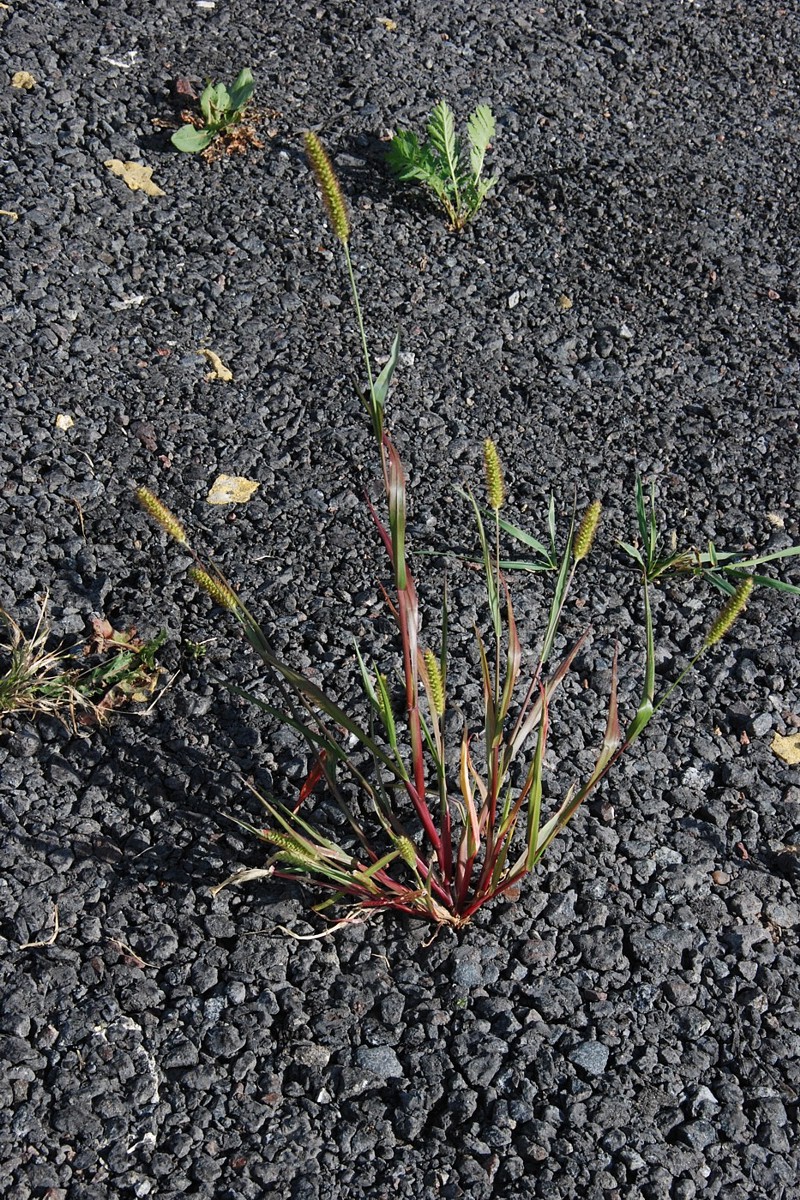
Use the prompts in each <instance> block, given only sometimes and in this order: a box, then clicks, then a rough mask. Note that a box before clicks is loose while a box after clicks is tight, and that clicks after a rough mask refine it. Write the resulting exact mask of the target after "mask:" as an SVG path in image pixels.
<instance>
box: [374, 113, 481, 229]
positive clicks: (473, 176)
mask: <svg viewBox="0 0 800 1200" xmlns="http://www.w3.org/2000/svg"><path fill="white" fill-rule="evenodd" d="M494 135H495V120H494V116H493V114H492V110H491V109H490V108H489V106H488V105H486V104H479V105H478V107H477V108H476V109H475V111H474V112H473V113H472V114H471V116H470V117H469V119H468V120H467V143H468V153H465V152H464V146H463V144H462V142H461V140H460V138H458V137H457V136H456V130H455V119H454V117H453V112H452V109H451V108H450V106H449V105H448V104H447V102H446V101H445V100H440V101H439V103H438V104H437V105H436V107H435V108H434V110H433V112H432V113H431V115H430V117H429V119H428V138H427V140H426V141H422V142H420V140H419V138H418V137H417V135H416V134H415V133H411V132H408V131H401V132H399V133H396V134H395V136H394V137H393V138H392V141H391V145H390V146H389V149H388V151H387V156H386V157H387V162H388V163H389V166H390V168H391V170H392V171H393V172H394V173H395V175H397V177H398V179H401V180H404V181H407V182H411V181H413V182H417V183H421V184H422V185H423V187H426V188H427V189H428V191H430V192H432V193H433V195H434V196H435V197H436V199H437V200H438V202H439V204H441V206H442V208H443V209H444V211H445V212H446V214H447V219H448V220H449V222H450V225H451V227H452V228H453V229H454V230H456V231H460V230H462V229H463V228H464V226H465V225H466V224H467V223H468V222H469V221H471V220H472V218H473V217H474V216H475V214H476V213H477V212H478V209H479V208H480V206H481V205H482V204H483V201H484V200H485V198H486V196H487V194H488V193H489V192H490V191H491V189H492V188H493V187H494V186H495V184H496V183H497V176H495V175H490V176H487V177H484V175H483V167H484V160H485V158H486V152H487V150H488V149H489V146H490V144H491V142H492V139H493V138H494Z"/></svg>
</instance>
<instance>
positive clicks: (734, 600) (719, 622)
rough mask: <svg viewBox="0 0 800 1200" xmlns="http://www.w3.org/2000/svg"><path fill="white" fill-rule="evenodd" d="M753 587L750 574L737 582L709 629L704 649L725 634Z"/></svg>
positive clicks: (742, 608)
mask: <svg viewBox="0 0 800 1200" xmlns="http://www.w3.org/2000/svg"><path fill="white" fill-rule="evenodd" d="M753 587H754V584H753V578H752V576H751V575H748V576H747V577H746V578H745V579H743V580H742V582H741V583H740V584H739V586H738V587H737V589H736V591H735V592H734V593H733V595H732V596H731V597H730V598H729V600H728V602H727V604H726V605H725V607H724V608H723V610H722V612H721V613H720V614H719V616H718V617H717V619H716V621H715V622H714V624H713V625H712V626H711V628H710V629H709V631H708V634H707V635H706V640H705V643H704V646H703V649H704V650H707V649H708V648H709V646H715V645H716V644H717V642H718V641H719V640H720V638H723V637H724V636H725V634H726V633H727V632H728V630H729V629H730V627H731V625H732V624H733V622H734V621H735V620H736V618H737V617H739V616H741V614H742V613H743V612H744V609H745V608H746V606H747V601H748V600H749V599H750V593H751V592H752V590H753Z"/></svg>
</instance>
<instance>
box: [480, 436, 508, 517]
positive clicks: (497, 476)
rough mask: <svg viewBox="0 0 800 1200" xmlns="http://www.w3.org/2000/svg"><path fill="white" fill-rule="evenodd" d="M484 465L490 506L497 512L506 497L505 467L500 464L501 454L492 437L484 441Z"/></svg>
mask: <svg viewBox="0 0 800 1200" xmlns="http://www.w3.org/2000/svg"><path fill="white" fill-rule="evenodd" d="M483 465H484V468H485V470H486V491H487V493H488V496H489V507H490V508H493V509H494V511H495V512H497V510H498V509H499V508H502V505H503V500H504V499H505V488H504V487H503V469H502V467H501V466H500V456H499V454H498V453H497V447H496V446H495V444H494V442H493V441H492V439H491V438H487V439H486V441H485V442H484V443H483Z"/></svg>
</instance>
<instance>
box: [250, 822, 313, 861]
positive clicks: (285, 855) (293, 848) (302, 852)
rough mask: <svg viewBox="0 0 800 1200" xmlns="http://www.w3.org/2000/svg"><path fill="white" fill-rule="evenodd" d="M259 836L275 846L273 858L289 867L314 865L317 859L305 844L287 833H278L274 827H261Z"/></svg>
mask: <svg viewBox="0 0 800 1200" xmlns="http://www.w3.org/2000/svg"><path fill="white" fill-rule="evenodd" d="M261 836H262V838H263V839H264V841H265V842H269V844H270V845H271V846H275V847H276V849H277V851H278V853H277V854H276V855H275V858H276V859H277V860H278V861H279V862H282V863H286V865H287V866H291V867H304V868H306V869H307V868H308V867H315V866H317V864H318V862H319V859H318V858H317V857H316V855H314V854H312V853H311V851H310V850H307V849H306V847H305V846H303V845H301V844H300V842H298V841H296V840H295V839H294V838H293V837H290V836H289V835H288V834H287V833H278V832H277V831H276V830H274V829H262V830H261Z"/></svg>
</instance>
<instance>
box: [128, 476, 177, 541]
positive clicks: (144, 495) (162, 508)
mask: <svg viewBox="0 0 800 1200" xmlns="http://www.w3.org/2000/svg"><path fill="white" fill-rule="evenodd" d="M135 496H136V499H137V500H138V501H139V503H140V504H141V506H142V508H143V509H144V511H145V512H146V513H147V515H148V516H149V517H152V518H153V520H154V521H156V522H157V523H158V524H159V525H160V526H161V528H162V529H163V530H164V532H165V533H168V534H169V536H170V537H171V538H174V539H175V541H176V542H179V543H180V544H181V546H188V545H189V541H188V539H187V537H186V531H185V530H184V528H183V526H182V525H181V523H180V521H179V520H178V518H177V517H176V516H173V514H172V513H171V512H170V511H169V509H168V508H167V506H166V504H162V503H161V501H160V500H159V498H158V496H154V495H153V493H152V492H151V491H150V490H149V488H146V487H138V488H137V489H136V492H135Z"/></svg>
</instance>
